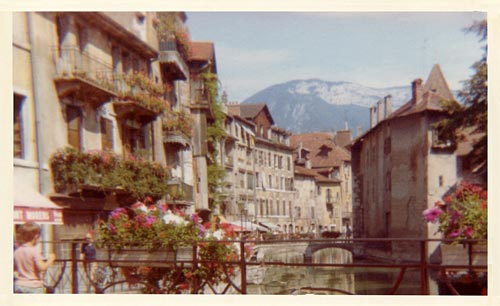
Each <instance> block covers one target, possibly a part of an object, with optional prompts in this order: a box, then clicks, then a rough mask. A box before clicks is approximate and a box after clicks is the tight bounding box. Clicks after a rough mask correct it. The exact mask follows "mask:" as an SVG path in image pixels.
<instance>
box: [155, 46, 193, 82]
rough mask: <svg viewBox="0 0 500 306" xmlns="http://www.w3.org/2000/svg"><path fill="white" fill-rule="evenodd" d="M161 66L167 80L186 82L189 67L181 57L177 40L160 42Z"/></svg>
mask: <svg viewBox="0 0 500 306" xmlns="http://www.w3.org/2000/svg"><path fill="white" fill-rule="evenodd" d="M159 59H160V65H161V71H162V75H163V77H164V78H165V79H171V80H186V79H187V76H188V75H189V73H188V71H189V69H188V67H187V65H186V63H185V61H184V58H183V57H182V56H181V54H180V52H179V49H178V47H177V41H176V39H175V38H172V39H168V40H166V41H160V58H159Z"/></svg>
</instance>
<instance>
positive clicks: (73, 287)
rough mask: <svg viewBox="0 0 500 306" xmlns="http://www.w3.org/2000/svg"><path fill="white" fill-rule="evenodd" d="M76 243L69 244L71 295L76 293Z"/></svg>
mask: <svg viewBox="0 0 500 306" xmlns="http://www.w3.org/2000/svg"><path fill="white" fill-rule="evenodd" d="M77 248H78V243H77V242H71V293H78V260H77V256H78V252H77Z"/></svg>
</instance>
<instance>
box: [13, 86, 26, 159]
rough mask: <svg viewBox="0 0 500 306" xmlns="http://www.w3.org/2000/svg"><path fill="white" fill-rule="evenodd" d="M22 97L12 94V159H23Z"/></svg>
mask: <svg viewBox="0 0 500 306" xmlns="http://www.w3.org/2000/svg"><path fill="white" fill-rule="evenodd" d="M24 98H25V97H24V96H22V95H18V94H14V157H17V158H23V157H24V144H23V116H22V110H23V101H24Z"/></svg>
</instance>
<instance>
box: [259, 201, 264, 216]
mask: <svg viewBox="0 0 500 306" xmlns="http://www.w3.org/2000/svg"><path fill="white" fill-rule="evenodd" d="M259 202H260V210H259V212H260V215H261V216H262V215H263V213H264V200H260V201H259Z"/></svg>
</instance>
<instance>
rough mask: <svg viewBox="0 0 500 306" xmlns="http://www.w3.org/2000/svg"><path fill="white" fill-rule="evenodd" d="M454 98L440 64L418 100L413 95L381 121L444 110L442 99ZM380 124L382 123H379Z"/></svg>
mask: <svg viewBox="0 0 500 306" xmlns="http://www.w3.org/2000/svg"><path fill="white" fill-rule="evenodd" d="M443 99H444V100H454V99H455V98H454V96H453V93H452V92H451V90H450V88H449V86H448V83H447V82H446V79H445V78H444V75H443V72H442V71H441V67H440V66H439V64H435V65H434V66H433V67H432V70H431V72H430V73H429V76H428V77H427V80H426V82H425V84H424V85H423V86H422V94H421V96H420V98H419V99H418V101H415V99H414V98H413V97H412V98H411V99H410V100H409V101H408V102H406V103H405V104H403V105H402V106H401V107H400V108H398V109H397V110H396V111H394V112H393V113H391V114H390V115H389V116H388V117H387V119H385V120H383V121H381V122H386V121H389V120H392V119H395V118H400V117H405V116H409V115H412V114H417V113H420V112H424V111H443V106H442V103H441V102H442V100H443ZM379 124H380V123H379ZM377 126H378V124H377V125H376V126H375V127H373V128H371V129H369V130H368V131H366V132H365V133H364V134H363V135H360V136H358V137H357V138H356V139H354V140H353V141H352V142H351V143H350V144H349V145H348V147H352V146H354V145H355V144H356V143H357V142H358V141H360V140H361V139H363V138H364V136H365V135H367V134H369V133H370V132H371V131H372V130H374V129H375V128H377Z"/></svg>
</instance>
